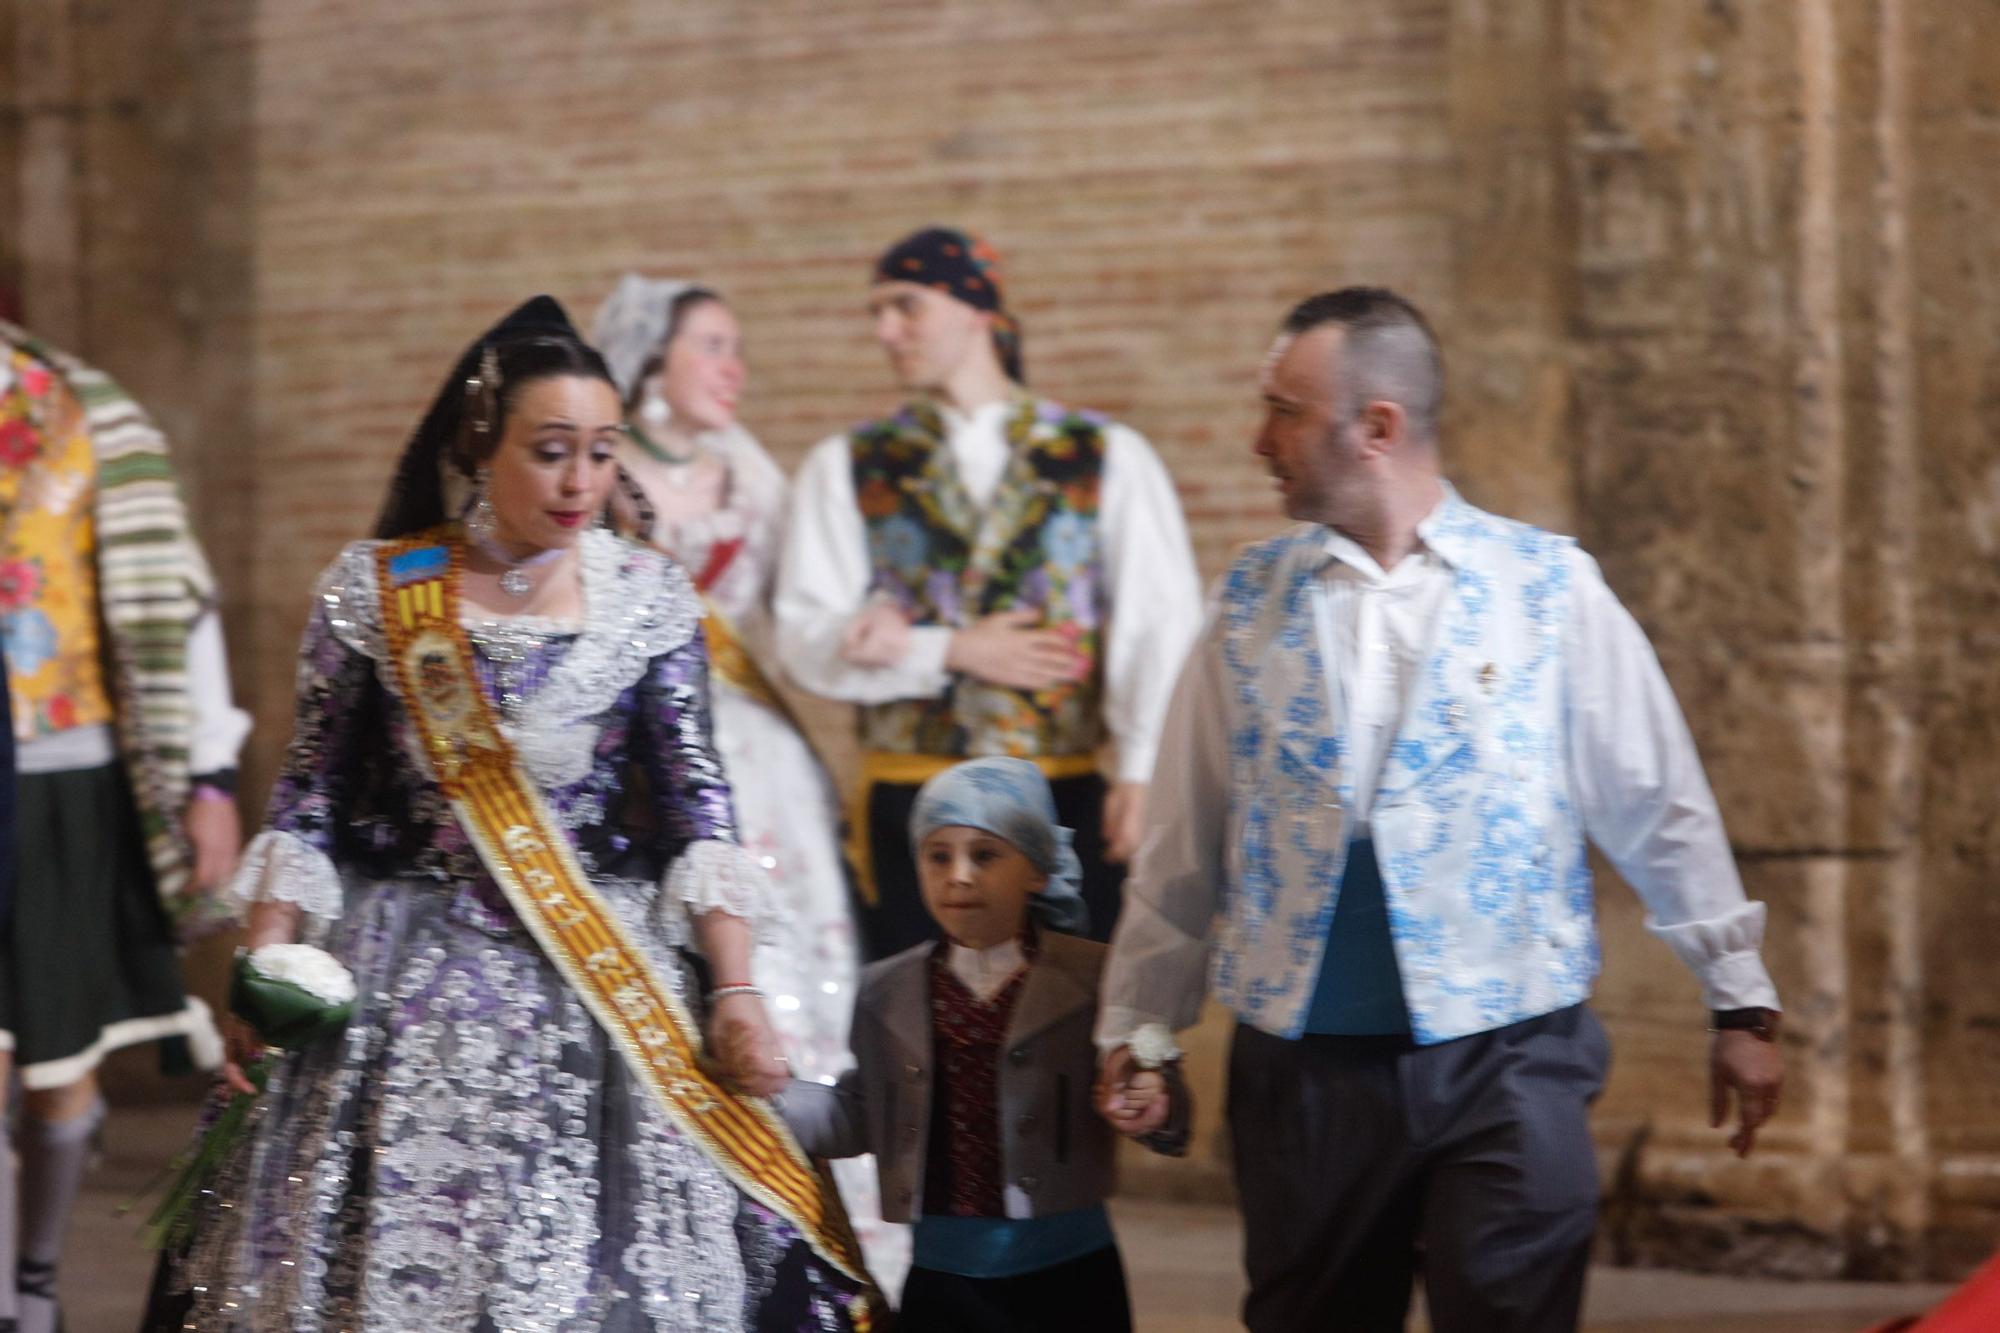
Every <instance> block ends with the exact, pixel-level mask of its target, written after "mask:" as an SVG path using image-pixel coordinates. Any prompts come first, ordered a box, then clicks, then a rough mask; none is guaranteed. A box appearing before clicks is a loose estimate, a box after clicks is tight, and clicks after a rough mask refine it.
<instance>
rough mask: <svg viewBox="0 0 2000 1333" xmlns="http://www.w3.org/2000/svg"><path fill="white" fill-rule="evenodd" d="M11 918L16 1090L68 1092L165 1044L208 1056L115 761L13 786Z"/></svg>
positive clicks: (10, 1039) (10, 1031)
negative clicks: (120, 1056) (120, 1061)
mask: <svg viewBox="0 0 2000 1333" xmlns="http://www.w3.org/2000/svg"><path fill="white" fill-rule="evenodd" d="M17 792H18V795H17V799H16V805H15V811H16V814H17V816H18V819H17V824H16V830H17V831H16V842H15V846H16V849H17V852H18V868H17V875H16V881H15V889H14V916H13V920H12V922H11V923H10V924H9V926H8V928H7V930H6V932H5V934H4V936H0V1047H5V1046H11V1047H12V1049H13V1051H14V1063H15V1066H16V1067H17V1068H18V1069H19V1070H20V1074H21V1084H22V1086H23V1087H26V1088H30V1089H39V1088H60V1087H66V1086H68V1085H69V1084H71V1083H74V1082H76V1081H77V1080H78V1079H80V1078H82V1077H84V1076H85V1075H87V1074H89V1073H90V1072H91V1071H93V1070H94V1069H96V1068H97V1066H98V1064H99V1063H100V1062H101V1061H102V1060H103V1058H104V1057H105V1055H106V1054H108V1053H109V1052H111V1051H115V1050H118V1049H119V1048H120V1047H124V1046H133V1045H137V1044H138V1043H140V1042H146V1041H159V1040H163V1039H174V1045H173V1047H172V1048H171V1049H170V1050H169V1051H165V1052H163V1054H164V1055H166V1056H167V1057H168V1063H169V1065H179V1066H181V1067H183V1068H184V1067H185V1065H186V1060H187V1057H186V1050H187V1046H186V1043H184V1042H182V1041H180V1040H178V1039H181V1038H190V1037H191V1038H194V1045H195V1046H196V1047H197V1048H200V1049H202V1051H203V1054H205V1055H206V1054H209V1053H210V1052H211V1051H212V1050H213V1049H215V1041H214V1037H215V1024H214V1022H213V1020H212V1019H211V1017H210V1015H209V1012H208V1007H207V1006H206V1005H204V1004H203V1003H202V1002H201V1001H200V1000H198V999H190V998H189V997H188V995H187V993H186V992H185V990H183V989H182V986H181V967H180V952H179V949H178V948H177V947H176V944H175V940H174V932H173V926H172V924H171V923H170V922H169V921H168V919H167V914H166V909H165V908H163V907H162V906H161V905H160V899H159V895H158V894H157V893H156V892H155V891H154V889H153V874H152V868H151V866H149V865H148V864H147V859H146V844H145V839H144V837H143V836H142V834H141V833H140V830H139V813H138V809H137V807H136V806H135V805H134V804H133V801H132V796H131V791H130V789H129V788H128V787H127V785H126V782H125V775H124V773H123V772H122V770H121V769H120V768H119V766H118V765H117V764H115V763H114V764H106V765H105V766H103V767H102V768H83V769H75V770H72V771H69V772H64V773H23V774H21V775H20V776H19V778H18V783H17Z"/></svg>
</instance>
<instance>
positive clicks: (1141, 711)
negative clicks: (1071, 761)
mask: <svg viewBox="0 0 2000 1333" xmlns="http://www.w3.org/2000/svg"><path fill="white" fill-rule="evenodd" d="M1104 434H1105V444H1104V487H1103V495H1102V497H1101V509H1100V513H1099V524H1100V532H1101V534H1102V539H1103V542H1104V575H1105V578H1106V579H1107V581H1108V582H1109V584H1110V587H1109V592H1110V599H1109V600H1110V604H1111V623H1110V624H1109V625H1108V626H1107V627H1106V633H1105V645H1104V721H1105V726H1106V727H1107V728H1108V729H1109V730H1110V732H1111V737H1112V739H1113V740H1114V741H1116V742H1117V745H1118V767H1117V777H1118V780H1119V781H1120V782H1145V781H1148V780H1149V779H1150V778H1151V777H1152V776H1153V762H1154V756H1155V755H1156V754H1157V752H1158V750H1159V738H1160V727H1161V724H1162V723H1163V722H1164V721H1165V719H1166V713H1167V701H1168V699H1169V698H1171V697H1172V694H1173V689H1174V681H1175V680H1176V679H1178V678H1179V676H1180V673H1181V666H1182V664H1183V663H1184V662H1186V660H1187V655H1188V649H1189V648H1190V647H1191V646H1192V645H1193V643H1194V641H1195V636H1196V635H1197V634H1198V633H1200V631H1201V581H1200V578H1199V576H1198V575H1197V574H1196V573H1195V567H1194V550H1193V548H1192V547H1191V546H1190V545H1189V543H1188V533H1187V522H1186V520H1185V519H1184V518H1183V517H1182V515H1181V502H1180V496H1179V494H1178V493H1177V492H1176V491H1175V490H1174V483H1173V479H1172V478H1171V477H1169V476H1168V475H1167V469H1166V467H1165V465H1163V464H1162V463H1161V462H1160V458H1159V455H1158V454H1156V453H1154V452H1153V446H1152V445H1150V444H1148V443H1147V442H1146V439H1145V437H1144V436H1142V435H1140V434H1139V433H1138V432H1137V431H1135V430H1132V429H1131V428H1130V427H1127V426H1121V425H1116V424H1113V425H1112V426H1110V427H1109V428H1107V429H1106V431H1105V433H1104Z"/></svg>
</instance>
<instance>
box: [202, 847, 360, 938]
mask: <svg viewBox="0 0 2000 1333" xmlns="http://www.w3.org/2000/svg"><path fill="white" fill-rule="evenodd" d="M224 892H225V893H226V894H227V895H228V896H229V897H231V898H233V899H235V900H236V901H237V902H240V903H242V904H243V905H244V906H245V907H250V906H253V905H255V904H257V903H291V904H293V905H294V906H296V907H298V908H299V909H300V910H302V911H304V912H306V913H308V914H310V915H312V916H316V917H319V918H320V919H321V920H324V921H337V920H339V919H340V914H341V911H342V902H343V900H344V898H345V894H344V893H343V891H342V889H341V887H340V872H339V871H337V870H335V869H334V868H333V862H332V861H330V860H328V859H327V858H326V855H325V853H323V852H321V851H320V850H319V849H318V848H316V847H314V846H313V845H312V844H311V843H309V842H307V841H306V840H305V839H304V838H301V837H299V836H298V835H297V834H294V833H283V832H280V831H278V830H277V829H266V830H265V831H264V832H262V833H259V834H258V835H257V836H256V837H255V838H253V839H251V841H250V845H249V847H247V848H245V849H244V852H243V863H242V865H240V866H239V867H237V871H236V874H235V876H234V877H233V878H231V879H230V881H229V887H228V888H227V889H226V890H224Z"/></svg>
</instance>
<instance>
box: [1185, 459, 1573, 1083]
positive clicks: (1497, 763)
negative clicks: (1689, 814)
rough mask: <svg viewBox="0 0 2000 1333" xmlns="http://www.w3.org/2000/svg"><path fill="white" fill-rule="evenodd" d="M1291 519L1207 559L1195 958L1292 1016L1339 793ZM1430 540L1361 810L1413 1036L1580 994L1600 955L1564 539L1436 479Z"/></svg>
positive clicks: (1338, 833) (1233, 1000) (1304, 988)
mask: <svg viewBox="0 0 2000 1333" xmlns="http://www.w3.org/2000/svg"><path fill="white" fill-rule="evenodd" d="M1325 540H1326V531H1325V529H1324V528H1320V527H1302V528H1297V529H1294V530H1293V531H1291V532H1289V533H1286V534H1284V535H1282V536H1279V537H1275V538H1272V539H1271V540H1269V541H1265V542H1262V543H1259V544H1257V545H1255V546H1252V547H1250V548H1249V549H1248V550H1247V551H1246V552H1245V553H1244V554H1243V555H1242V556H1241V557H1240V558H1239V559H1238V560H1237V562H1236V564H1235V566H1234V567H1233V568H1232V569H1231V570H1230V572H1229V574H1228V576H1227V578H1226V579H1225V581H1224V585H1223V589H1222V593H1221V599H1220V609H1219V614H1220V616H1221V625H1222V630H1223V659H1224V663H1225V670H1226V672H1227V674H1228V679H1229V686H1230V688H1229V697H1228V700H1227V710H1228V727H1229V737H1230V766H1231V771H1230V785H1231V792H1232V795H1231V799H1230V809H1229V812H1228V819H1229V839H1228V853H1227V855H1228V884H1227V888H1226V891H1225V903H1224V910H1223V919H1222V921H1221V922H1220V923H1219V925H1218V929H1217V939H1216V947H1215V949H1214V951H1213V954H1212V956H1211V961H1210V970H1211V976H1210V983H1211V986H1212V989H1213V993H1214V995H1215V996H1216V998H1217V999H1219V1000H1221V1001H1222V1002H1223V1003H1224V1004H1226V1005H1228V1006H1229V1007H1230V1008H1231V1009H1233V1010H1234V1011H1235V1012H1236V1013H1237V1014H1238V1015H1239V1016H1240V1017H1242V1018H1243V1019H1244V1020H1245V1021H1246V1022H1249V1023H1251V1024H1252V1025H1253V1026H1255V1027H1258V1028H1260V1029H1263V1030H1265V1031H1267V1032H1271V1033H1275V1034H1277V1035H1280V1036H1285V1037H1296V1036H1298V1035H1299V1034H1300V1032H1301V1031H1302V1030H1303V1027H1304V1023H1305V1016H1306V1011H1307V1007H1308V1005H1309V1004H1310V1002H1311V999H1312V994H1313V986H1314V983H1315V981H1316V979H1317V976H1318V972H1319V966H1320V960H1321V957H1322V955H1323V954H1324V952H1325V949H1326V939H1327V931H1328V929H1329V927H1330V925H1331V923H1332V921H1333V912H1334V904H1335V900H1336V897H1337V895H1338V891H1339V885H1340V877H1341V872H1342V869H1343V866H1344V863H1345V859H1346V855H1347V845H1348V839H1349V833H1350V830H1349V829H1348V827H1347V815H1346V812H1347V811H1349V810H1352V809H1353V808H1354V804H1353V789H1352V777H1351V775H1350V774H1349V773H1348V771H1347V766H1346V748H1345V745H1344V743H1343V737H1342V734H1341V721H1340V719H1338V718H1335V717H1333V716H1332V715H1331V713H1332V705H1331V702H1330V700H1329V697H1328V690H1327V684H1328V682H1327V675H1326V667H1325V664H1323V663H1322V662H1321V661H1320V650H1319V640H1318V636H1317V634H1316V632H1315V626H1314V623H1313V599H1312V595H1311V586H1312V582H1313V580H1314V579H1316V578H1317V577H1319V573H1320V571H1321V570H1322V569H1323V568H1324V566H1325V564H1326V562H1327V560H1328V559H1330V558H1331V557H1330V556H1328V554H1327V552H1326V549H1325ZM1430 545H1431V547H1432V549H1433V550H1434V551H1436V552H1437V553H1438V554H1439V555H1440V556H1442V557H1443V558H1444V560H1445V561H1446V562H1447V563H1448V564H1449V566H1450V567H1451V571H1452V579H1453V587H1452V589H1451V591H1450V593H1449V594H1448V595H1447V597H1446V598H1445V600H1444V602H1443V605H1442V606H1441V607H1440V609H1439V612H1438V616H1437V621H1436V624H1435V626H1434V628H1433V631H1432V636H1431V641H1430V647H1429V649H1428V651H1427V654H1426V657H1425V660H1424V663H1423V665H1422V667H1421V669H1420V671H1419V673H1418V677H1417V680H1416V682H1415V683H1414V685H1413V686H1412V689H1411V694H1410V698H1409V700H1408V703H1407V707H1406V709H1405V712H1404V714H1403V718H1402V721H1401V724H1400V726H1399V729H1398V732H1397V735H1396V738H1395V740H1394V742H1393V743H1392V744H1391V746H1390V749H1389V753H1388V756H1387V759H1386V760H1385V762H1384V764H1383V771H1382V776H1381V780H1380V784H1379V786H1378V787H1377V790H1376V793H1375V798H1374V802H1373V806H1372V810H1371V813H1370V830H1371V833H1372V836H1373V838H1374V841H1375V849H1376V855H1377V858H1378V860H1379V862H1380V864H1381V869H1382V884H1383V894H1384V897H1385V899H1386V901H1387V904H1388V911H1389V925H1390V933H1391V936H1392V938H1393V942H1394V945H1395V952H1396V961H1397V966H1398V968H1399V970H1400V972H1401V975H1402V981H1403V993H1404V998H1405V1001H1406V1003H1407V1005H1408V1008H1409V1013H1410V1022H1411V1029H1412V1031H1413V1033H1414V1034H1415V1037H1416V1039H1417V1041H1418V1042H1420V1043H1423V1044H1431V1043H1435V1042H1441V1041H1447V1040H1449V1039H1451V1038H1453V1037H1460V1036H1465V1035H1468V1034H1470V1033H1474V1032H1483V1031H1487V1030H1490V1029H1492V1028H1496V1027H1501V1026H1504V1025H1506V1024H1508V1023H1513V1022H1518V1021H1520V1020H1522V1019H1526V1018H1532V1017H1534V1016H1536V1015H1538V1014H1544V1013H1549V1012H1552V1011H1553V1010H1556V1009H1560V1008H1563V1007H1565V1006H1567V1005H1571V1004H1576V1003H1579V1002H1580V1001H1582V1000H1583V999H1584V998H1585V997H1586V996H1587V995H1588V994H1589V992H1590V986H1591V982H1592V981H1593V980H1594V979H1595V977H1596V975H1597V967H1598V945H1597V935H1596V927H1595V921H1594V915H1593V909H1592V896H1591V880H1590V866H1589V862H1588V860H1587V858H1586V855H1585V845H1584V834H1583V825H1582V820H1581V818H1580V816H1579V814H1578V810H1577V803H1576V799H1575V796H1574V792H1573V790H1572V786H1571V779H1570V773H1569V767H1568V763H1567V754H1568V747H1567V735H1566V732H1567V721H1566V717H1565V712H1564V685H1563V675H1564V670H1565V663H1564V649H1563V644H1564V637H1563V626H1564V622H1565V619H1566V616H1567V608H1568V603H1569V597H1570V568H1571V566H1570V547H1571V543H1570V541H1569V539H1567V538H1563V537H1558V536H1555V535H1553V534H1551V533H1547V532H1543V531H1541V530H1539V529H1537V528H1533V527H1529V526H1527V525H1526V524H1522V523H1516V522H1513V521H1510V520H1507V519H1503V518H1499V517H1497V516H1495V515H1492V514H1488V513H1485V512H1483V511H1481V510H1478V509H1475V508H1473V507H1472V506H1471V505H1468V504H1466V503H1465V502H1464V501H1463V500H1460V499H1458V498H1457V497H1456V496H1453V497H1452V498H1451V499H1449V500H1447V501H1446V503H1445V509H1444V511H1443V512H1442V513H1441V514H1440V516H1439V522H1438V523H1437V525H1436V526H1435V529H1434V532H1433V534H1432V536H1431V538H1430Z"/></svg>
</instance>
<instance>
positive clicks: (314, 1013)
mask: <svg viewBox="0 0 2000 1333" xmlns="http://www.w3.org/2000/svg"><path fill="white" fill-rule="evenodd" d="M354 997H355V986H354V975H353V974H352V973H351V972H349V971H348V970H347V969H346V968H345V967H343V966H342V965H341V963H340V960H339V959H337V958H335V957H334V956H333V955H332V954H330V953H327V952H326V951H325V950H324V949H316V948H314V947H313V946H312V945H310V944H266V945H264V946H262V947H261V948H258V949H252V950H247V951H244V952H239V953H238V954H237V955H236V971H235V972H234V974H233V975H232V976H231V977H230V981H229V1012H230V1013H232V1014H234V1015H236V1017H238V1018H240V1019H242V1020H243V1021H244V1022H245V1023H248V1024H249V1025H250V1026H251V1027H252V1028H254V1029H256V1031H257V1035H258V1037H259V1038H260V1039H261V1040H262V1041H263V1042H264V1044H265V1045H266V1046H268V1047H272V1048H275V1049H277V1050H283V1051H302V1050H304V1049H305V1048H307V1047H308V1046H312V1045H316V1044H317V1043H319V1042H321V1041H325V1040H328V1039H330V1038H333V1037H337V1036H339V1035H340V1033H341V1031H342V1030H343V1029H344V1028H346V1026H347V1020H348V1019H350V1018H352V1017H353V1016H354ZM270 1065H271V1061H270V1056H269V1055H268V1054H267V1055H266V1056H265V1057H264V1058H263V1059H260V1060H258V1061H256V1062H255V1063H254V1064H251V1065H249V1066H248V1067H246V1068H245V1069H244V1071H243V1073H244V1077H246V1078H248V1079H249V1080H250V1082H251V1084H252V1085H253V1086H254V1087H255V1088H256V1089H257V1092H258V1093H260V1094H261V1093H262V1092H263V1091H264V1085H265V1083H266V1082H267V1081H268V1080H269V1078H270V1075H271V1069H270ZM256 1100H257V1099H256V1097H255V1096H253V1095H252V1094H250V1093H247V1092H239V1093H237V1094H236V1095H235V1096H234V1097H232V1098H230V1099H229V1101H228V1103H227V1104H226V1105H224V1106H223V1107H222V1108H221V1110H220V1112H219V1113H217V1114H216V1115H215V1118H214V1121H213V1123H212V1124H210V1125H209V1127H208V1129H207V1132H205V1133H204V1134H202V1136H201V1137H200V1138H199V1139H197V1140H196V1141H195V1142H194V1143H193V1144H191V1145H189V1147H188V1149H187V1151H185V1152H183V1153H182V1154H181V1155H180V1157H179V1158H177V1159H176V1160H175V1161H174V1163H173V1164H172V1165H171V1166H169V1167H168V1168H167V1170H168V1171H169V1172H171V1173H172V1174H173V1179H172V1183H170V1184H169V1185H168V1186H167V1190H166V1197H164V1198H163V1199H162V1200H161V1201H160V1206H159V1207H158V1208H155V1209H154V1210H153V1214H152V1216H151V1217H149V1218H148V1219H147V1222H146V1225H147V1237H146V1239H147V1243H148V1244H150V1245H152V1246H154V1247H155V1248H157V1249H171V1248H174V1247H177V1246H179V1245H180V1244H181V1243H182V1242H184V1241H185V1240H186V1239H187V1234H188V1229H189V1227H190V1226H191V1225H192V1224H193V1220H194V1205H195V1204H196V1202H197V1201H198V1200H199V1199H200V1198H201V1196H202V1195H203V1194H204V1193H206V1192H207V1191H208V1189H209V1186H210V1182H211V1181H212V1180H213V1179H214V1176H215V1172H216V1168H217V1167H219V1166H220V1165H221V1164H222V1163H223V1162H224V1161H226V1160H227V1159H228V1158H229V1156H230V1154H231V1153H232V1152H234V1151H235V1149H236V1146H237V1143H238V1142H239V1141H240V1140H241V1139H242V1138H243V1136H244V1134H245V1133H246V1132H247V1127H248V1124H249V1118H250V1110H251V1107H252V1106H253V1105H255V1103H256Z"/></svg>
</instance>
